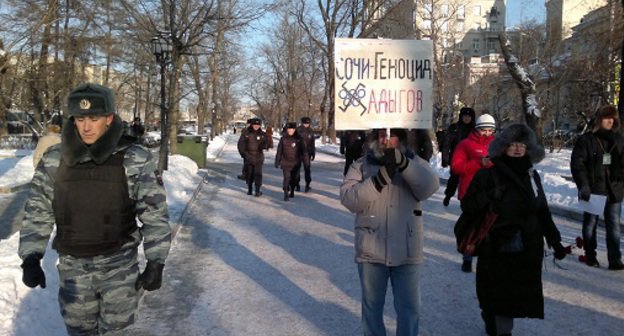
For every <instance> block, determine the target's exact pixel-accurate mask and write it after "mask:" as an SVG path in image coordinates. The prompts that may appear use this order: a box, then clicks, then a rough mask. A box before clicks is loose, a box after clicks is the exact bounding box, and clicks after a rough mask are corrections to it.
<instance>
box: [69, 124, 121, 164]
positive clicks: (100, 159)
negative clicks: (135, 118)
mask: <svg viewBox="0 0 624 336" xmlns="http://www.w3.org/2000/svg"><path fill="white" fill-rule="evenodd" d="M122 135H123V123H122V121H121V118H120V117H119V116H118V115H116V114H115V115H114V118H113V122H112V123H111V124H110V126H108V130H106V132H104V134H102V136H101V137H100V138H99V139H98V140H97V141H96V142H95V143H94V144H92V145H90V146H88V145H87V144H85V143H84V142H83V141H82V139H81V138H80V134H79V133H78V130H77V129H76V125H74V120H73V117H72V118H69V119H68V120H67V121H66V122H65V125H64V126H63V133H62V134H61V139H62V142H61V155H62V157H63V161H65V163H66V164H67V165H69V166H74V165H76V164H77V163H79V162H81V161H83V160H84V159H87V158H89V159H91V160H93V161H94V162H95V163H96V164H102V163H104V161H106V160H107V159H108V158H109V157H110V156H111V155H112V154H113V153H114V152H115V149H116V148H117V147H118V146H117V145H118V144H119V140H120V139H121V137H122Z"/></svg>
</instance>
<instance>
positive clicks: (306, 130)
mask: <svg viewBox="0 0 624 336" xmlns="http://www.w3.org/2000/svg"><path fill="white" fill-rule="evenodd" d="M310 121H311V120H310V118H309V117H303V118H301V125H300V126H299V127H297V134H299V136H300V137H301V139H303V144H304V145H305V147H306V152H307V153H308V160H302V163H303V170H304V172H305V183H306V185H305V192H308V191H310V189H311V188H310V182H312V172H311V171H310V166H311V163H312V161H314V157H315V155H316V148H315V147H314V132H313V131H312V128H311V127H310ZM300 180H301V177H300V178H299V179H297V185H296V186H295V188H296V189H297V191H299V190H300V189H301V187H300V184H299V181H300Z"/></svg>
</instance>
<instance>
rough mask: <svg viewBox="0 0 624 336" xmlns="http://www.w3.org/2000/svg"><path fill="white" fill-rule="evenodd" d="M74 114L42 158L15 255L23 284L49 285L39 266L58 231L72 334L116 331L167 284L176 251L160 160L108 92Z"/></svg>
mask: <svg viewBox="0 0 624 336" xmlns="http://www.w3.org/2000/svg"><path fill="white" fill-rule="evenodd" d="M68 113H69V116H70V118H69V120H68V121H67V122H66V123H65V125H64V126H63V131H62V135H61V137H62V142H61V144H58V145H54V146H52V147H50V149H48V150H47V151H46V152H45V154H44V155H43V157H42V159H41V162H40V163H39V164H38V165H37V168H36V170H35V174H34V176H33V179H32V183H31V188H30V196H29V198H28V201H27V202H26V208H25V216H24V222H23V224H22V229H21V231H20V241H19V250H18V253H19V256H20V258H22V260H23V263H22V268H23V270H24V272H23V278H22V280H23V282H24V284H26V285H27V286H28V287H32V288H34V287H37V286H40V287H41V288H45V287H46V280H45V274H44V272H43V270H42V268H41V265H40V263H41V262H40V261H41V259H42V258H43V255H44V253H45V251H46V246H47V245H48V240H49V238H50V234H51V233H52V230H53V229H54V226H55V225H56V236H55V237H54V240H53V243H52V247H53V248H54V249H55V250H56V251H58V254H59V261H58V266H57V268H58V272H59V280H60V290H59V304H60V309H61V315H62V316H63V319H64V322H65V325H66V328H67V332H68V333H69V335H97V334H98V333H99V334H108V333H113V332H118V331H120V330H123V329H125V328H126V327H127V326H129V325H130V324H132V323H133V322H134V319H135V313H136V310H137V306H138V302H139V297H140V295H141V294H142V293H143V290H148V291H152V290H156V289H158V288H160V286H161V282H162V272H163V267H164V264H165V259H166V258H167V255H168V253H169V247H170V244H171V229H170V227H169V222H168V220H169V216H168V212H167V203H166V194H165V190H164V188H163V183H162V180H161V178H160V174H159V173H158V170H157V168H156V167H157V166H156V160H155V158H154V157H153V156H152V154H151V153H150V152H149V151H148V150H146V149H145V148H144V147H142V146H140V145H138V144H136V143H135V142H134V139H132V138H128V137H127V136H125V135H124V132H123V126H122V120H121V119H120V118H119V116H118V115H117V114H115V100H114V95H113V92H112V91H111V90H110V89H109V88H106V87H103V86H100V85H97V84H90V83H89V84H83V85H81V86H79V87H77V88H76V89H75V90H73V91H72V92H71V93H70V94H69V98H68ZM137 217H138V219H139V220H140V222H141V223H142V226H140V227H139V226H138V225H137V220H136V219H137ZM141 242H143V248H144V252H145V257H146V258H147V265H146V267H145V269H144V271H143V272H142V273H140V271H139V264H138V261H137V254H138V251H137V250H138V246H139V244H140V243H141Z"/></svg>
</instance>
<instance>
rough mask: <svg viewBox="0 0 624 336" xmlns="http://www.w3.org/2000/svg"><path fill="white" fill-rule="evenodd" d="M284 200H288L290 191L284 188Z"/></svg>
mask: <svg viewBox="0 0 624 336" xmlns="http://www.w3.org/2000/svg"><path fill="white" fill-rule="evenodd" d="M284 201H286V202H288V191H287V190H284Z"/></svg>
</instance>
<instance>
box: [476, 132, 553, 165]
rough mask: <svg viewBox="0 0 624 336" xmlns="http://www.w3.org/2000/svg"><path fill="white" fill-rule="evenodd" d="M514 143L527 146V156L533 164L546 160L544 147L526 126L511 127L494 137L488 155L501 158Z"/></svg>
mask: <svg viewBox="0 0 624 336" xmlns="http://www.w3.org/2000/svg"><path fill="white" fill-rule="evenodd" d="M512 142H521V143H523V144H525V145H527V149H526V155H527V156H528V157H529V158H530V159H531V162H532V163H538V162H540V161H542V160H543V159H544V157H545V156H546V152H545V151H544V147H542V146H540V145H539V144H538V143H537V137H536V136H535V132H533V130H532V129H531V128H530V127H529V126H527V125H525V124H513V125H509V126H508V127H507V128H505V129H504V130H503V131H502V132H500V133H498V134H497V135H496V136H495V137H494V141H492V143H490V147H489V149H488V154H489V155H490V158H496V157H501V156H503V155H504V154H505V151H506V150H507V147H509V144H511V143H512Z"/></svg>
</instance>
